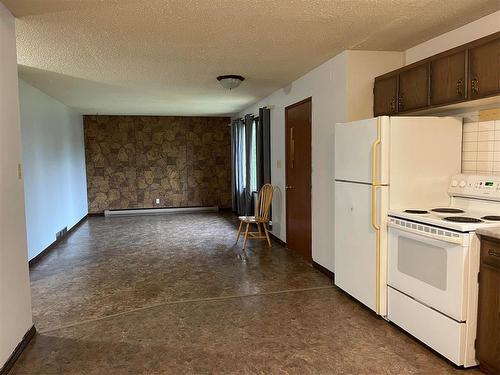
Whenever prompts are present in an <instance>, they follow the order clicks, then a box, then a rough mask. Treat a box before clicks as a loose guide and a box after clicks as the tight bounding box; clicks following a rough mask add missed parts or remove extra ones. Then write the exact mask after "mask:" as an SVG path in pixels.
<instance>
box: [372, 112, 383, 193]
mask: <svg viewBox="0 0 500 375" xmlns="http://www.w3.org/2000/svg"><path fill="white" fill-rule="evenodd" d="M380 127H381V125H380V119H378V120H377V139H376V140H375V141H374V142H373V144H372V185H374V186H376V185H380V184H379V183H378V182H377V176H378V164H379V163H378V147H379V146H380V143H381V142H382V140H381V138H380V130H381V129H380Z"/></svg>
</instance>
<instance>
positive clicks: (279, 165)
mask: <svg viewBox="0 0 500 375" xmlns="http://www.w3.org/2000/svg"><path fill="white" fill-rule="evenodd" d="M281 164H282V161H281V160H276V168H281Z"/></svg>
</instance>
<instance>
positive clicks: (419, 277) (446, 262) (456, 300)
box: [388, 225, 468, 322]
mask: <svg viewBox="0 0 500 375" xmlns="http://www.w3.org/2000/svg"><path fill="white" fill-rule="evenodd" d="M418 227H421V226H420V225H419V226H418ZM434 230H435V229H434ZM440 232H442V231H441V230H440ZM448 235H449V233H448ZM454 236H455V238H454V239H453V240H451V239H450V238H448V239H446V236H445V235H443V237H442V238H440V239H439V238H438V236H436V235H434V236H431V235H427V234H425V233H415V232H412V231H411V230H408V229H400V228H397V227H394V226H390V227H389V244H388V245H389V246H388V247H389V255H388V263H389V264H388V284H389V285H390V286H391V287H393V288H394V289H397V290H398V291H400V292H401V293H404V294H406V295H407V296H409V297H411V298H414V299H415V300H417V301H418V302H421V303H423V304H424V305H427V306H428V307H430V308H432V309H434V310H437V311H439V312H441V313H442V314H444V315H447V316H448V317H450V318H452V319H454V320H456V321H459V322H463V321H465V315H466V306H465V303H464V301H465V293H466V272H465V267H466V261H467V249H468V246H467V245H468V234H460V236H459V238H456V236H457V235H456V233H455V234H454ZM458 242H460V243H458Z"/></svg>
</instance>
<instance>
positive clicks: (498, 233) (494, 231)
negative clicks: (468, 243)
mask: <svg viewBox="0 0 500 375" xmlns="http://www.w3.org/2000/svg"><path fill="white" fill-rule="evenodd" d="M476 233H477V234H479V235H480V236H485V237H491V238H496V239H499V240H500V225H499V226H498V227H489V228H479V229H477V230H476Z"/></svg>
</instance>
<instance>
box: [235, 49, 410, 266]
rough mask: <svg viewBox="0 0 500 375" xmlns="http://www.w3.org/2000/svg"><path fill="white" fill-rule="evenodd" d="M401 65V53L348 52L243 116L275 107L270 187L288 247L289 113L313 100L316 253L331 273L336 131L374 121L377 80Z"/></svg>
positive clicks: (276, 222)
mask: <svg viewBox="0 0 500 375" xmlns="http://www.w3.org/2000/svg"><path fill="white" fill-rule="evenodd" d="M402 64H403V53H401V52H372V51H344V52H342V53H341V54H339V55H337V56H336V57H334V58H332V59H331V60H329V61H327V62H325V63H324V64H322V65H320V66H319V67H317V68H315V69H313V70H312V71H310V72H309V73H307V74H305V75H304V76H302V77H301V78H299V79H297V80H296V81H294V82H292V83H291V84H290V85H288V86H286V87H284V88H282V89H280V90H278V91H276V92H274V93H273V94H271V95H269V96H268V97H266V98H264V99H262V100H260V101H259V102H257V103H256V104H254V105H253V106H251V107H249V108H247V109H246V110H245V111H242V112H241V113H240V115H242V116H243V115H244V114H247V113H253V114H257V113H258V108H259V107H263V106H274V108H273V109H272V110H271V163H272V165H271V182H272V184H273V185H275V186H277V188H278V192H277V194H276V195H275V197H274V200H273V234H274V235H276V236H277V237H279V238H280V239H281V240H283V241H286V228H285V223H286V220H285V219H286V216H285V215H286V207H285V196H284V185H285V169H284V167H285V140H284V138H285V112H284V108H285V107H286V106H288V105H290V104H293V103H296V102H298V101H300V100H302V99H305V98H307V97H310V96H311V97H312V252H313V260H314V261H315V262H317V263H319V264H321V265H322V266H324V267H326V268H328V269H329V270H332V271H333V270H334V264H333V262H334V261H333V259H334V254H333V228H334V223H333V204H334V195H333V194H334V192H333V176H334V175H333V125H334V124H335V123H336V122H343V121H351V120H356V119H361V118H367V117H371V116H372V114H373V108H372V107H373V92H372V89H373V79H374V77H376V76H378V75H380V74H382V73H385V72H387V71H390V70H393V69H396V68H399V67H401V66H402ZM279 161H281V168H278V166H277V163H278V162H279Z"/></svg>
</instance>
